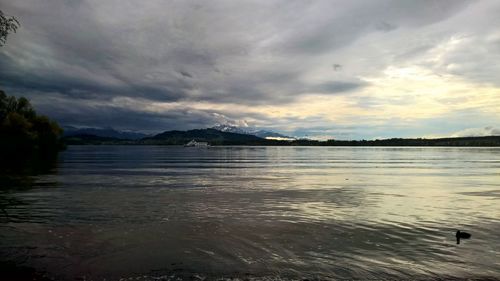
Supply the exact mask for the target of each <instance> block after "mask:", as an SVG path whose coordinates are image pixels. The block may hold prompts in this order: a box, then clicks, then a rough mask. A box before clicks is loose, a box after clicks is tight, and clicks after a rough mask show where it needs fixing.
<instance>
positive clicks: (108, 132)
mask: <svg viewBox="0 0 500 281" xmlns="http://www.w3.org/2000/svg"><path fill="white" fill-rule="evenodd" d="M63 129H64V137H74V136H83V135H86V136H96V137H101V138H114V139H122V140H140V139H142V138H145V137H148V136H149V135H146V134H143V133H138V132H130V131H118V130H115V129H113V128H111V127H106V128H76V127H72V126H65V127H63Z"/></svg>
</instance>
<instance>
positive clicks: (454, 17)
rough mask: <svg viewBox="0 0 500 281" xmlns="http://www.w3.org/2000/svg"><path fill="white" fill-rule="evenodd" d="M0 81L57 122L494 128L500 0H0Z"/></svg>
mask: <svg viewBox="0 0 500 281" xmlns="http://www.w3.org/2000/svg"><path fill="white" fill-rule="evenodd" d="M0 9H2V10H3V12H4V13H5V14H8V15H13V16H16V17H17V18H18V19H19V21H20V22H21V27H20V28H19V29H18V31H17V33H15V34H11V35H9V37H8V41H7V45H6V46H4V47H0V88H2V89H3V90H4V91H6V92H7V93H8V94H11V95H16V96H26V97H28V98H29V99H30V100H31V101H32V103H33V104H34V106H35V108H36V109H37V111H38V112H39V113H42V114H46V115H48V116H49V117H51V118H53V119H55V120H57V121H58V122H59V123H60V124H62V125H63V126H76V127H113V128H115V129H119V130H131V131H140V132H145V133H155V132H162V131H165V130H173V129H177V130H187V129H194V128H206V127H211V126H214V125H215V124H228V125H237V126H250V127H257V128H262V129H268V130H272V131H276V132H280V133H283V134H286V135H289V136H297V137H308V138H313V139H331V138H335V139H375V138H390V137H445V136H480V135H492V134H496V135H500V16H499V15H500V1H496V0H491V1H487V0H485V1H480V0H477V1H461V0H442V1H431V0H418V1H417V0H415V1H410V0H407V1H400V0H373V1H369V0H365V1H356V0H353V1H334V0H327V1H310V0H300V1H295V0H283V1H281V0H279V1H272V0H262V1H233V0H227V1H201V0H199V1H189V0H187V1H186V0H183V1H175V0H173V1H166V0H149V1H131V0H81V1H78V0H46V1H40V0H15V1H12V0H0Z"/></svg>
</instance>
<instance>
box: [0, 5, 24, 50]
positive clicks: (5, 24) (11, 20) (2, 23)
mask: <svg viewBox="0 0 500 281" xmlns="http://www.w3.org/2000/svg"><path fill="white" fill-rule="evenodd" d="M19 26H20V24H19V21H18V20H17V19H16V18H15V17H12V16H8V15H5V14H4V13H3V12H2V10H0V46H4V45H5V43H7V35H9V33H12V32H14V33H15V32H16V31H17V29H18V28H19Z"/></svg>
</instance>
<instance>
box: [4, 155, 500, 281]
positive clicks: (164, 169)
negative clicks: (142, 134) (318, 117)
mask: <svg viewBox="0 0 500 281" xmlns="http://www.w3.org/2000/svg"><path fill="white" fill-rule="evenodd" d="M2 177H3V179H2V180H3V181H2V189H1V191H0V204H1V206H2V210H3V212H4V213H3V214H0V217H1V224H0V238H1V239H0V260H1V261H3V263H4V264H6V263H10V264H12V263H14V264H17V265H18V266H24V267H26V268H34V269H36V270H37V271H38V272H45V274H47V275H48V276H50V277H54V278H61V279H74V278H80V277H85V278H87V279H97V280H100V279H103V278H107V279H108V280H109V279H119V278H128V277H134V278H137V279H138V280H155V278H157V277H161V276H162V277H169V276H170V277H172V276H177V277H179V276H180V277H186V276H195V275H196V276H199V277H209V278H210V277H212V278H213V277H221V276H232V277H248V276H253V277H259V278H274V277H280V278H284V279H286V278H320V279H327V278H361V279H366V278H396V279H401V278H416V277H421V278H436V277H463V278H469V277H495V278H500V275H499V273H498V272H500V243H498V239H499V236H498V233H500V222H499V221H498V217H499V214H500V204H499V203H500V202H499V199H500V149H499V148H374V147H371V148H363V147H356V148H349V147H339V148H327V147H307V148H305V147H212V148H210V149H197V148H180V147H155V146H124V147H122V146H73V147H69V149H68V151H65V152H63V153H62V154H61V155H60V159H59V162H58V165H57V169H56V168H55V167H52V168H51V169H48V170H47V171H46V172H45V173H42V174H38V175H34V176H29V177H26V176H23V177H19V178H17V180H16V179H12V177H11V178H10V181H5V175H4V176H2ZM6 183H7V184H6ZM28 187H29V188H28ZM457 229H461V230H465V231H468V232H470V233H471V234H472V239H470V240H465V241H462V243H461V244H460V245H456V240H455V232H456V230H457ZM170 277H169V278H170ZM167 279H168V278H167Z"/></svg>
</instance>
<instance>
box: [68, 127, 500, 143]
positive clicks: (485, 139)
mask: <svg viewBox="0 0 500 281" xmlns="http://www.w3.org/2000/svg"><path fill="white" fill-rule="evenodd" d="M62 139H63V141H64V143H65V144H67V145H184V144H186V143H188V142H189V141H191V140H193V139H194V140H196V141H198V142H208V143H209V144H210V145H211V146H220V145H247V146H416V147H417V146H423V147H425V146H450V147H498V146H500V136H482V137H456V138H436V139H425V138H391V139H376V140H334V139H331V140H326V141H319V140H310V139H297V140H291V141H289V140H271V139H263V138H259V137H256V136H253V135H245V134H237V133H228V132H221V131H217V130H215V129H197V130H189V131H167V132H164V133H161V134H158V135H155V136H153V137H145V138H142V139H139V140H130V139H119V138H112V137H102V136H96V135H90V134H81V135H73V136H68V137H63V138H62Z"/></svg>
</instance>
